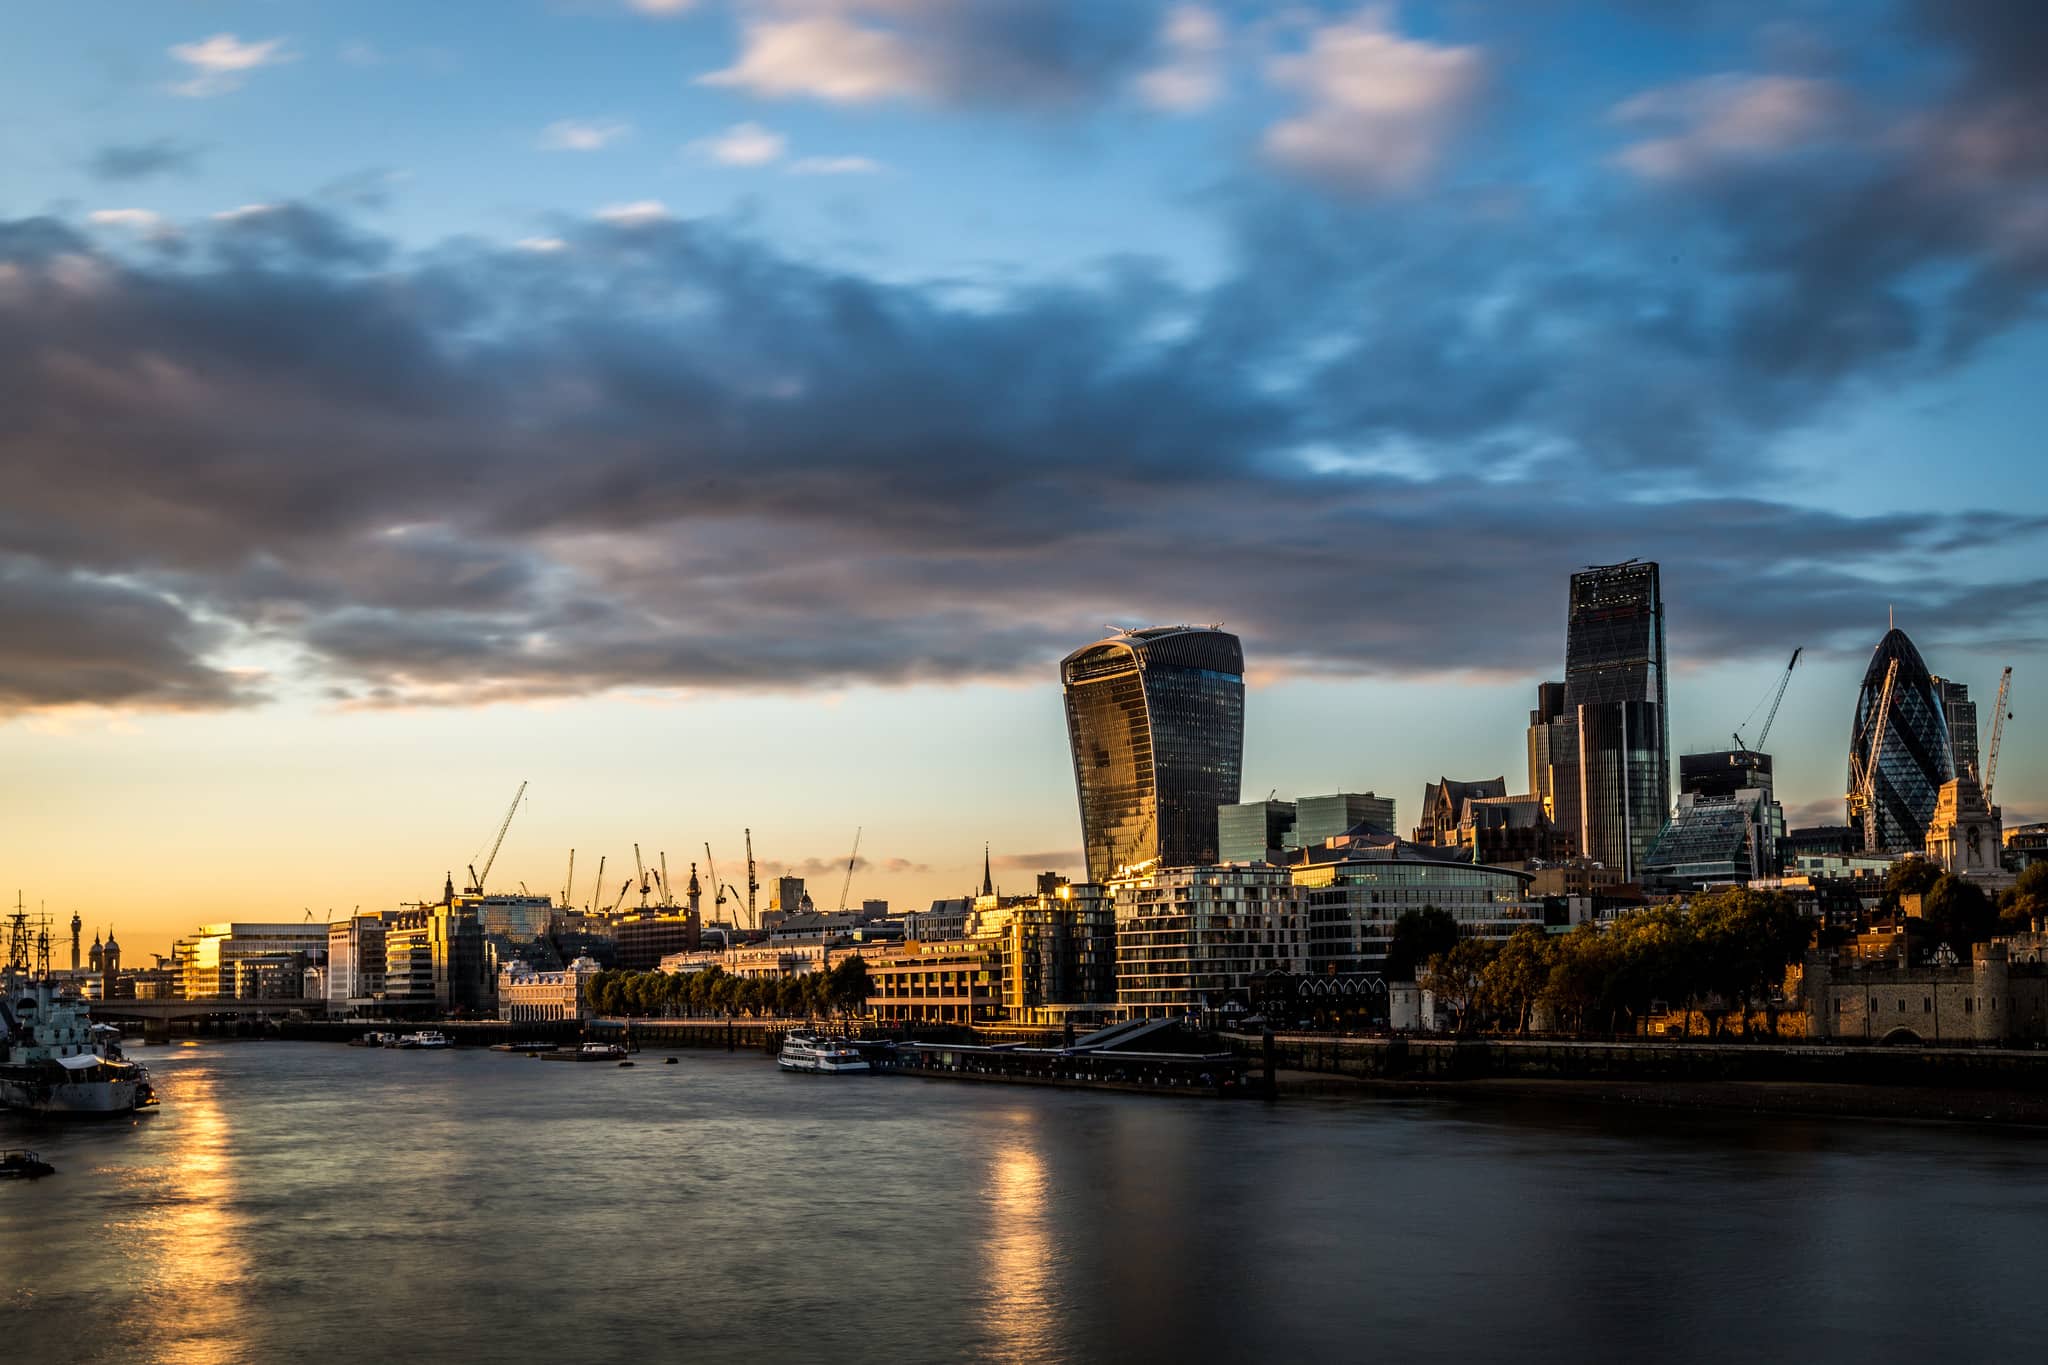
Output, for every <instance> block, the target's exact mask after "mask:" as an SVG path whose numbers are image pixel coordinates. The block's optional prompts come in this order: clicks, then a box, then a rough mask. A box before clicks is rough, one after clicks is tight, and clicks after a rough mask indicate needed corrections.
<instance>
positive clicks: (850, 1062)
mask: <svg viewBox="0 0 2048 1365" xmlns="http://www.w3.org/2000/svg"><path fill="white" fill-rule="evenodd" d="M775 1063H776V1065H777V1066H779V1067H781V1068H782V1069H783V1070H784V1071H800V1072H804V1073H807V1074H810V1075H820V1076H831V1075H837V1074H839V1073H841V1072H849V1071H866V1070H867V1069H868V1063H867V1059H866V1058H865V1057H863V1056H861V1055H860V1052H859V1051H858V1050H857V1049H855V1048H854V1047H852V1046H851V1045H849V1044H847V1043H843V1042H835V1041H833V1040H832V1039H830V1038H817V1037H814V1036H812V1035H811V1034H808V1033H792V1034H790V1035H789V1036H788V1037H787V1038H785V1039H783V1040H782V1051H781V1053H780V1054H779V1055H778V1056H777V1057H776V1059H775Z"/></svg>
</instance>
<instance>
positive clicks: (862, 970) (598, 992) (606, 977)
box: [583, 957, 869, 1019]
mask: <svg viewBox="0 0 2048 1365" xmlns="http://www.w3.org/2000/svg"><path fill="white" fill-rule="evenodd" d="M868 992H869V983H868V964H867V963H866V962H865V961H863V960H862V959H860V958H858V957H843V958H841V959H840V960H839V962H838V964H837V965H836V966H834V967H833V968H832V969H831V970H829V971H823V972H802V973H798V974H795V975H790V976H772V977H764V976H737V975H735V974H733V973H731V972H728V971H727V970H725V968H723V967H721V966H717V965H716V964H714V965H712V966H710V967H706V968H705V969H704V970H703V971H701V972H675V973H669V972H628V971H602V972H599V973H597V974H596V975H595V976H592V977H591V978H590V979H589V980H587V981H585V982H584V984H583V998H584V1001H585V1003H586V1004H588V1005H589V1007H590V1009H591V1012H592V1013H594V1014H598V1015H605V1016H614V1017H615V1016H620V1015H624V1016H628V1017H631V1018H660V1019H701V1018H711V1019H736V1018H738V1017H740V1016H741V1015H746V1016H749V1017H751V1018H777V1019H822V1018H829V1017H831V1016H833V1015H840V1016H845V1015H853V1014H860V1013H863V1012H865V1010H866V1009H867V1001H868Z"/></svg>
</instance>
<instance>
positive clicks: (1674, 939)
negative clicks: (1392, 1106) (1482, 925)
mask: <svg viewBox="0 0 2048 1365" xmlns="http://www.w3.org/2000/svg"><path fill="white" fill-rule="evenodd" d="M1411 913H1413V914H1415V921H1414V922H1413V923H1410V924H1409V926H1408V929H1407V932H1406V933H1405V934H1404V933H1403V932H1402V929H1401V926H1400V925H1399V924H1397V925H1396V928H1395V938H1396V941H1397V942H1398V943H1399V944H1400V945H1401V946H1402V948H1403V952H1404V954H1406V955H1409V958H1410V960H1414V958H1415V957H1416V956H1420V957H1421V966H1420V968H1419V969H1418V970H1417V971H1416V972H1415V981H1416V983H1417V984H1418V985H1420V986H1422V987H1423V988H1424V989H1425V990H1429V991H1431V992H1433V993H1434V994H1435V996H1436V1002H1437V1004H1438V1005H1440V1006H1442V1007H1443V1008H1445V1009H1447V1010H1449V1011H1450V1012H1451V1015H1452V1018H1453V1019H1454V1020H1455V1026H1456V1028H1457V1031H1458V1032H1460V1033H1464V1032H1468V1031H1472V1030H1476V1029H1485V1028H1495V1029H1503V1030H1507V1029H1512V1030H1514V1031H1515V1032H1517V1033H1526V1032H1528V1030H1529V1025H1530V1021H1531V1020H1532V1018H1533V1017H1534V1016H1535V1014H1536V1012H1537V1011H1538V1010H1539V1009H1542V1010H1544V1011H1545V1012H1547V1013H1549V1014H1550V1015H1551V1016H1552V1018H1553V1019H1554V1021H1555V1025H1556V1027H1558V1028H1562V1029H1565V1030H1568V1031H1572V1032H1594V1031H1599V1032H1607V1033H1623V1032H1627V1033H1633V1032H1634V1031H1635V1030H1636V1028H1637V1027H1638V1026H1639V1025H1640V1024H1641V1022H1642V1021H1643V1020H1644V1019H1647V1018H1648V1017H1649V1016H1650V1015H1651V1014H1652V1013H1653V1012H1654V1010H1655V1008H1656V1006H1657V1005H1658V1004H1659V1003H1660V1002H1661V1003H1663V1004H1664V1005H1666V1006H1667V1007H1672V1006H1676V1007H1681V1008H1683V1009H1684V1010H1686V1011H1687V1012H1688V1013H1693V1012H1698V1013H1701V1014H1704V1015H1706V1016H1708V1017H1709V1018H1710V1019H1711V1020H1712V1023H1713V1028H1714V1030H1715V1031H1716V1032H1718V1031H1719V1029H1720V1027H1721V1022H1722V1020H1723V1018H1725V1017H1726V1016H1728V1015H1731V1014H1732V1015H1735V1016H1736V1017H1737V1018H1739V1019H1741V1020H1742V1027H1743V1031H1744V1033H1745V1034H1747V1032H1748V1027H1749V1017H1750V1015H1751V1014H1752V1013H1753V1012H1755V1011H1756V1010H1757V1009H1758V1008H1762V1009H1763V1010H1764V1012H1765V1013H1766V1014H1767V1015H1768V1016H1772V1017H1773V1019H1775V1001H1776V999H1777V992H1778V989H1779V988H1780V987H1781V986H1782V985H1783V983H1784V980H1785V971H1786V968H1787V967H1789V966H1790V965H1791V964H1792V963H1794V962H1797V961H1798V960H1799V959H1800V957H1801V956H1802V955H1803V954H1804V953H1805V951H1806V948H1807V945H1808V943H1809V942H1810V941H1811V939H1812V935H1813V924H1812V921H1810V920H1808V919H1807V918H1806V916H1805V915H1803V914H1802V913H1801V912H1800V910H1799V906H1798V903H1797V902H1796V901H1794V900H1793V899H1792V898H1791V897H1790V896H1786V895H1783V894H1780V893H1777V892H1768V891H1751V890H1748V889H1746V888H1741V887H1736V888H1731V889H1728V890H1724V891H1713V892H1708V893H1705V894H1702V895H1699V896H1695V897H1693V898H1692V901H1691V902H1690V903H1689V904H1687V905H1682V906H1681V905H1659V906H1652V907H1649V908H1647V909H1643V910H1635V911H1631V912H1629V913H1627V914H1624V915H1620V916H1617V917H1616V918H1615V919H1614V920H1612V921H1610V922H1609V923H1608V924H1606V925H1605V926H1600V925H1595V924H1591V923H1587V924H1581V925H1579V926H1578V927H1577V928H1576V929H1574V930H1573V931H1572V932H1571V933H1569V934H1557V935H1552V934H1546V933H1544V932H1543V930H1541V929H1539V928H1536V927H1534V926H1531V927H1529V928H1526V929H1523V930H1521V931H1520V932H1519V933H1517V934H1516V935H1515V936H1514V937H1512V938H1510V939H1508V940H1507V941H1505V942H1500V941H1489V940H1486V939H1476V938H1460V937H1457V922H1456V921H1455V920H1453V919H1452V918H1451V917H1450V916H1449V915H1448V914H1446V913H1445V912H1443V911H1441V910H1433V909H1425V910H1423V911H1421V912H1411ZM1402 919H1403V920H1404V921H1405V920H1408V919H1409V916H1406V915H1404V916H1403V917H1402ZM1390 957H1391V954H1390ZM1390 974H1391V971H1390ZM1774 1026H1775V1024H1774Z"/></svg>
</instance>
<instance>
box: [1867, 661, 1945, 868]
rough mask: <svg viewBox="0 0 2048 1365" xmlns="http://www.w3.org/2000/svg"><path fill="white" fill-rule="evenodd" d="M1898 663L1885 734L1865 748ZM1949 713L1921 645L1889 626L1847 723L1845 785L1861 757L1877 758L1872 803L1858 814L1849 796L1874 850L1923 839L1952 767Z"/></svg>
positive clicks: (1916, 845) (1904, 848)
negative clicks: (1851, 719) (1853, 715)
mask: <svg viewBox="0 0 2048 1365" xmlns="http://www.w3.org/2000/svg"><path fill="white" fill-rule="evenodd" d="M1894 660H1896V661H1897V662H1898V665H1899V673H1898V677H1897V678H1895V679H1894V680H1893V682H1892V709H1891V714H1890V716H1889V717H1887V719H1886V721H1885V726H1884V742H1883V745H1882V746H1881V747H1879V748H1878V751H1877V752H1876V753H1872V752H1871V749H1872V747H1873V744H1874V742H1875V740H1876V739H1877V736H1876V735H1875V734H1874V733H1873V731H1874V730H1875V729H1876V725H1877V709H1878V704H1879V702H1880V701H1881V700H1882V698H1883V696H1884V679H1885V674H1886V673H1888V672H1889V671H1890V670H1891V665H1892V663H1893V661H1894ZM1950 743H1951V741H1950V737H1949V724H1948V717H1947V715H1946V714H1945V713H1944V712H1943V711H1942V708H1941V695H1940V691H1939V689H1938V688H1937V687H1936V686H1935V682H1934V679H1933V678H1932V677H1930V676H1929V675H1928V672H1927V665H1926V663H1925V662H1924V661H1923V660H1922V659H1921V658H1920V651H1919V650H1917V649H1915V648H1913V642H1912V641H1911V640H1909V639H1907V638H1906V632H1905V631H1903V630H1898V629H1896V628H1895V629H1893V630H1890V631H1888V632H1886V634H1885V637H1884V638H1883V639H1882V640H1879V641H1878V642H1877V648H1876V649H1875V650H1874V651H1873V652H1872V653H1871V656H1870V667H1869V668H1867V669H1865V670H1864V673H1863V687H1862V690H1861V691H1859V692H1858V693H1857V695H1856V718H1855V722H1854V724H1853V725H1852V726H1851V727H1850V731H1849V755H1850V757H1849V788H1850V791H1851V792H1854V791H1855V788H1856V772H1857V768H1858V766H1859V760H1860V761H1861V762H1862V763H1874V764H1876V766H1877V774H1876V777H1875V778H1874V779H1873V780H1872V783H1871V792H1870V809H1869V810H1868V811H1867V812H1864V813H1863V814H1862V816H1861V817H1860V818H1859V816H1858V814H1857V810H1856V803H1855V802H1854V801H1851V802H1850V804H1849V823H1850V824H1852V825H1857V826H1858V827H1859V828H1860V829H1861V831H1862V835H1863V840H1862V842H1863V847H1864V848H1865V849H1867V850H1871V851H1876V852H1888V853H1889V852H1915V853H1917V852H1919V851H1920V850H1921V849H1922V848H1923V847H1925V845H1926V842H1927V822H1928V821H1929V820H1930V819H1932V818H1933V817H1934V807H1935V806H1936V804H1937V803H1938V802H1939V801H1940V799H1941V784H1942V783H1944V782H1947V781H1948V780H1949V779H1950V778H1952V777H1954V776H1955V775H1956V767H1955V756H1954V754H1953V753H1952V752H1951V751H1950V747H1949V746H1950Z"/></svg>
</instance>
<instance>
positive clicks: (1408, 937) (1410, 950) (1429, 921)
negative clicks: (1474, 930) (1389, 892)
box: [1385, 905, 1458, 981]
mask: <svg viewBox="0 0 2048 1365" xmlns="http://www.w3.org/2000/svg"><path fill="white" fill-rule="evenodd" d="M1457 946H1458V921H1457V920H1455V919H1453V918H1452V917H1451V915H1450V912H1449V911H1447V910H1439V909H1437V908H1436V907H1435V906H1434V905H1425V906H1423V907H1422V908H1421V909H1420V910H1409V911H1406V912H1404V913H1403V914H1402V916H1401V918H1399V919H1397V920H1395V921H1394V935H1393V941H1392V942H1390V943H1389V944H1388V945H1387V965H1386V968H1385V971H1386V977H1387V980H1389V981H1413V980H1415V969H1416V968H1417V967H1420V966H1421V965H1422V964H1423V963H1425V962H1427V961H1429V960H1430V959H1431V958H1433V957H1435V956H1436V955H1437V954H1439V953H1448V952H1450V951H1451V949H1453V948H1455V947H1457Z"/></svg>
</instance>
